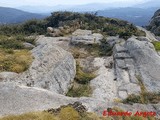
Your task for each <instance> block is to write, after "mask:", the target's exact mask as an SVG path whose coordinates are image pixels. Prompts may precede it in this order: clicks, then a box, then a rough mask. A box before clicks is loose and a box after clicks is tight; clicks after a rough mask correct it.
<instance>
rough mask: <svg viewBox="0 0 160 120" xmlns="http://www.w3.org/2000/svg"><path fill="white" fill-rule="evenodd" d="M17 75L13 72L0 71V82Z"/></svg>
mask: <svg viewBox="0 0 160 120" xmlns="http://www.w3.org/2000/svg"><path fill="white" fill-rule="evenodd" d="M17 76H18V74H17V73H14V72H0V82H1V81H7V80H13V79H14V78H15V77H17Z"/></svg>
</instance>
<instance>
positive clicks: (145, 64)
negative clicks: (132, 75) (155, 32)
mask: <svg viewBox="0 0 160 120" xmlns="http://www.w3.org/2000/svg"><path fill="white" fill-rule="evenodd" d="M125 47H126V48H127V49H128V51H129V53H130V55H131V56H132V57H133V59H134V61H135V66H136V67H137V72H138V73H139V77H140V79H141V80H142V82H143V83H144V85H145V87H146V88H147V90H148V91H151V92H159V91H160V74H159V71H160V56H159V55H158V54H157V52H156V51H155V49H154V46H153V44H151V43H150V42H147V41H138V40H136V39H132V38H131V39H129V40H128V41H127V42H126V44H125Z"/></svg>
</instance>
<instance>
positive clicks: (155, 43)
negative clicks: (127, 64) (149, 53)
mask: <svg viewBox="0 0 160 120" xmlns="http://www.w3.org/2000/svg"><path fill="white" fill-rule="evenodd" d="M152 43H153V45H154V47H155V49H156V50H157V51H160V42H159V41H154V42H152Z"/></svg>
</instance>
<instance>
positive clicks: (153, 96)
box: [123, 76, 160, 104]
mask: <svg viewBox="0 0 160 120" xmlns="http://www.w3.org/2000/svg"><path fill="white" fill-rule="evenodd" d="M137 79H138V81H139V85H140V87H141V93H140V95H134V94H131V95H129V96H128V97H127V98H126V99H124V100H123V103H125V104H134V103H140V104H149V103H151V104H157V103H159V101H160V92H158V93H151V92H147V90H146V88H145V86H144V84H143V82H142V80H141V77H140V76H137Z"/></svg>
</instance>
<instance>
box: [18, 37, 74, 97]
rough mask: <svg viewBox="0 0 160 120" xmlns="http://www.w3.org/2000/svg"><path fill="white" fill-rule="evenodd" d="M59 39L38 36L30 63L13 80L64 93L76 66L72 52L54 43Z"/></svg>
mask: <svg viewBox="0 0 160 120" xmlns="http://www.w3.org/2000/svg"><path fill="white" fill-rule="evenodd" d="M59 39H60V38H47V37H40V38H39V39H38V41H37V45H38V46H37V47H36V48H34V49H33V50H32V54H33V56H34V61H33V63H32V65H31V66H30V68H29V70H27V71H26V72H24V73H22V74H20V75H19V76H18V78H17V79H16V80H15V81H16V82H17V81H18V82H19V83H21V84H23V85H26V86H30V87H33V86H35V87H39V88H44V89H47V90H50V91H55V92H57V93H60V94H65V93H66V92H67V91H68V89H69V88H70V86H71V83H72V81H73V79H74V76H75V73H76V68H75V60H74V58H73V56H72V54H71V53H68V52H67V51H65V50H64V49H62V48H60V47H59V46H57V45H56V41H57V40H59Z"/></svg>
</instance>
